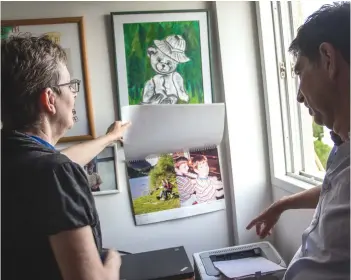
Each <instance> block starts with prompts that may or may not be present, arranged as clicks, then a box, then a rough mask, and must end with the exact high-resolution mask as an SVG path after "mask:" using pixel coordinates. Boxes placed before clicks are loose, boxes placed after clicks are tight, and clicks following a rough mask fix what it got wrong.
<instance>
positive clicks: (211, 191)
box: [195, 177, 222, 203]
mask: <svg viewBox="0 0 351 280" xmlns="http://www.w3.org/2000/svg"><path fill="white" fill-rule="evenodd" d="M221 185H222V182H221V181H218V180H217V178H214V177H209V178H206V179H200V178H198V179H196V183H195V191H196V198H197V202H198V203H202V202H208V201H213V200H216V195H217V189H219V188H221V187H222V186H221Z"/></svg>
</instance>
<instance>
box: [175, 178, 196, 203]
mask: <svg viewBox="0 0 351 280" xmlns="http://www.w3.org/2000/svg"><path fill="white" fill-rule="evenodd" d="M176 180H177V186H178V192H179V199H180V203H183V202H185V201H187V200H188V199H189V198H190V197H191V195H192V194H193V193H194V191H195V189H194V184H192V183H191V179H190V178H189V177H187V176H182V175H177V177H176Z"/></svg>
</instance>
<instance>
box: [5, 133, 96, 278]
mask: <svg viewBox="0 0 351 280" xmlns="http://www.w3.org/2000/svg"><path fill="white" fill-rule="evenodd" d="M1 157H2V159H1V204H2V205H1V251H2V252H1V253H2V258H1V261H2V265H1V268H2V275H3V276H4V277H3V279H16V280H17V279H18V280H20V279H21V280H22V279H36V280H41V279H43V280H44V279H45V280H56V279H62V277H61V273H60V271H59V268H58V264H57V262H56V260H55V257H54V255H53V251H52V249H51V246H50V243H49V236H50V235H54V234H57V233H59V232H61V231H65V230H71V229H75V228H79V227H83V226H87V225H88V226H91V228H92V232H93V235H94V239H95V243H96V246H97V249H98V250H99V252H101V251H102V244H101V243H102V242H101V230H100V222H99V217H98V214H97V211H96V207H95V203H94V198H93V196H92V194H91V191H90V188H89V183H88V179H87V176H86V174H85V172H84V170H83V169H82V168H81V167H80V166H79V165H78V164H76V163H74V162H72V161H71V160H70V159H68V158H67V157H66V156H65V155H63V154H61V153H60V152H58V151H55V150H53V149H51V148H49V147H46V146H45V145H43V144H41V143H38V142H37V141H36V140H34V139H32V138H31V137H28V136H27V135H25V134H22V133H19V132H4V131H1ZM5 273H6V274H8V275H5Z"/></svg>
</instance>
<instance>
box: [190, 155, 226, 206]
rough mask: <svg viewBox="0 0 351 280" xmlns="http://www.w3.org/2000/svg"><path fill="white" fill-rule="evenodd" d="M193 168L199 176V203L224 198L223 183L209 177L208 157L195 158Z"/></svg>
mask: <svg viewBox="0 0 351 280" xmlns="http://www.w3.org/2000/svg"><path fill="white" fill-rule="evenodd" d="M192 168H193V170H194V172H195V173H196V174H197V178H196V179H195V193H196V201H197V202H198V203H203V202H210V201H214V200H218V199H222V198H223V197H224V193H223V183H222V182H221V181H219V180H218V179H217V177H213V176H209V173H210V167H209V165H208V160H207V157H206V156H204V155H196V156H194V158H193V159H192Z"/></svg>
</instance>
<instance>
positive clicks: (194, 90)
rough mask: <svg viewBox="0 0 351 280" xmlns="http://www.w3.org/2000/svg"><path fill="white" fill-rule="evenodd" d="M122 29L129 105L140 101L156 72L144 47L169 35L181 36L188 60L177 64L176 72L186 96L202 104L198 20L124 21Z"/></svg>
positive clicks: (202, 91) (202, 92)
mask: <svg viewBox="0 0 351 280" xmlns="http://www.w3.org/2000/svg"><path fill="white" fill-rule="evenodd" d="M123 31H124V45H125V52H126V65H127V76H128V96H129V105H135V104H139V103H140V101H141V98H142V93H143V88H144V85H145V82H146V81H148V80H149V79H151V78H152V77H153V76H154V75H155V74H156V73H155V72H154V70H153V69H152V67H151V64H150V59H149V57H148V56H147V49H148V48H149V47H151V46H153V47H154V43H153V41H154V40H164V39H165V38H166V37H167V36H169V35H181V36H182V37H183V39H184V40H185V41H186V50H185V54H186V56H188V57H189V58H190V59H191V60H190V61H188V62H186V63H180V64H178V67H177V72H178V73H179V74H180V75H181V76H182V77H183V80H184V87H185V90H186V92H187V93H188V94H189V97H190V101H189V103H204V90H203V83H202V64H201V43H200V25H199V22H198V21H177V22H152V23H131V24H124V25H123ZM120 94H123V93H120Z"/></svg>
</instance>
